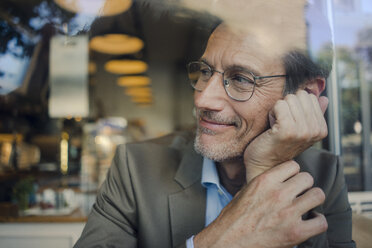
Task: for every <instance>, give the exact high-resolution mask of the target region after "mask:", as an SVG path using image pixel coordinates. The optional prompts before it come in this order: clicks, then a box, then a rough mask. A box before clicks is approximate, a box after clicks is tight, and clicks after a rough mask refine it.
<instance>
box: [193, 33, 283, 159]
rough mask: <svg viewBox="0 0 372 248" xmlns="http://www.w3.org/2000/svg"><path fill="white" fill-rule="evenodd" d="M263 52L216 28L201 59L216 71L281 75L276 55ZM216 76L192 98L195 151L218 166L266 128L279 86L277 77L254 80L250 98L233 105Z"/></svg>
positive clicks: (244, 37)
mask: <svg viewBox="0 0 372 248" xmlns="http://www.w3.org/2000/svg"><path fill="white" fill-rule="evenodd" d="M269 50H272V48H270V49H266V48H265V47H263V46H262V44H261V45H260V44H259V41H257V40H256V39H254V37H253V36H252V35H247V34H245V35H241V34H236V33H233V32H231V31H229V30H228V28H227V27H224V26H220V27H218V28H217V29H216V31H215V32H214V33H213V34H212V36H211V37H210V39H209V41H208V45H207V48H206V50H205V52H204V54H203V56H202V60H203V61H205V62H206V63H207V64H209V65H210V66H211V67H212V68H214V69H215V70H217V71H220V72H224V71H225V70H227V69H228V68H237V67H242V68H244V69H245V70H247V71H251V72H253V73H254V74H255V75H256V76H270V75H283V74H285V71H284V67H283V65H282V60H281V58H280V56H277V55H275V56H274V55H270V54H267V51H269ZM265 52H266V54H265ZM222 77H223V76H222V75H221V74H220V73H216V72H215V73H214V74H213V76H212V77H211V78H210V80H209V82H208V85H207V87H206V88H205V89H204V90H203V91H202V92H199V91H195V93H194V104H195V107H196V111H197V136H196V140H195V149H196V150H197V151H198V152H200V153H201V154H202V155H204V156H206V157H208V158H210V159H212V160H215V161H218V162H222V161H226V160H230V159H236V158H239V157H241V156H242V155H243V153H244V150H245V148H246V146H247V145H248V144H249V143H250V142H251V141H252V140H253V139H254V138H255V137H256V136H258V135H259V134H261V133H262V132H263V131H265V130H266V129H267V127H268V113H269V111H270V110H271V108H272V107H273V106H274V104H275V102H276V101H277V100H279V99H281V98H282V96H283V87H284V82H285V78H283V77H282V78H267V79H259V80H257V81H256V83H257V86H256V88H255V91H254V94H253V95H252V97H251V98H250V99H249V100H248V101H245V102H239V101H236V100H233V99H231V98H230V97H229V96H228V95H227V94H226V92H225V89H224V87H223V81H222V80H223V78H222ZM260 85H261V86H260Z"/></svg>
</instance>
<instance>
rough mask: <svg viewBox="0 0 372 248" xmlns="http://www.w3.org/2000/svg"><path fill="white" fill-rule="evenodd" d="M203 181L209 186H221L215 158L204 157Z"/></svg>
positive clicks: (205, 185)
mask: <svg viewBox="0 0 372 248" xmlns="http://www.w3.org/2000/svg"><path fill="white" fill-rule="evenodd" d="M201 183H202V185H203V186H204V187H207V186H208V184H216V185H217V186H220V179H219V177H218V172H217V168H216V164H215V163H214V161H213V160H210V159H209V158H206V157H204V158H203V169H202V178H201Z"/></svg>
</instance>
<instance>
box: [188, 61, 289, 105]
mask: <svg viewBox="0 0 372 248" xmlns="http://www.w3.org/2000/svg"><path fill="white" fill-rule="evenodd" d="M187 71H188V76H189V80H190V83H191V86H192V87H193V88H194V89H195V90H196V91H200V92H201V91H203V90H204V89H205V88H206V87H207V85H208V82H209V79H210V78H211V77H212V76H213V73H215V72H217V73H220V74H222V76H223V86H224V88H225V91H226V93H227V95H228V96H229V97H230V98H232V99H234V100H236V101H240V102H244V101H248V100H249V99H250V98H251V97H252V95H253V92H254V89H255V87H256V81H257V80H259V79H264V78H275V77H286V76H287V75H273V76H255V75H254V74H253V73H252V72H250V71H245V70H242V69H231V70H227V71H225V72H220V71H217V70H214V69H212V68H211V67H210V66H209V65H208V64H206V63H205V62H202V61H195V62H191V63H189V64H188V65H187Z"/></svg>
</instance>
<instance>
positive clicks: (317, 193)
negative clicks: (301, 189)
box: [312, 187, 325, 203]
mask: <svg viewBox="0 0 372 248" xmlns="http://www.w3.org/2000/svg"><path fill="white" fill-rule="evenodd" d="M312 192H313V194H314V197H315V199H317V200H318V201H319V202H321V203H322V202H324V200H325V194H324V192H323V190H322V189H321V188H318V187H315V188H313V189H312Z"/></svg>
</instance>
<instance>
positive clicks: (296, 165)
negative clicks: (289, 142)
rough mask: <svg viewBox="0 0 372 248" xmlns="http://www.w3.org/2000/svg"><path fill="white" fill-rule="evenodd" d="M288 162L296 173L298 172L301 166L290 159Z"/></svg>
mask: <svg viewBox="0 0 372 248" xmlns="http://www.w3.org/2000/svg"><path fill="white" fill-rule="evenodd" d="M288 163H290V164H291V166H292V167H293V169H294V170H295V171H296V172H297V173H299V172H300V169H301V167H300V165H299V164H298V163H297V162H296V161H294V160H291V161H289V162H288Z"/></svg>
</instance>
